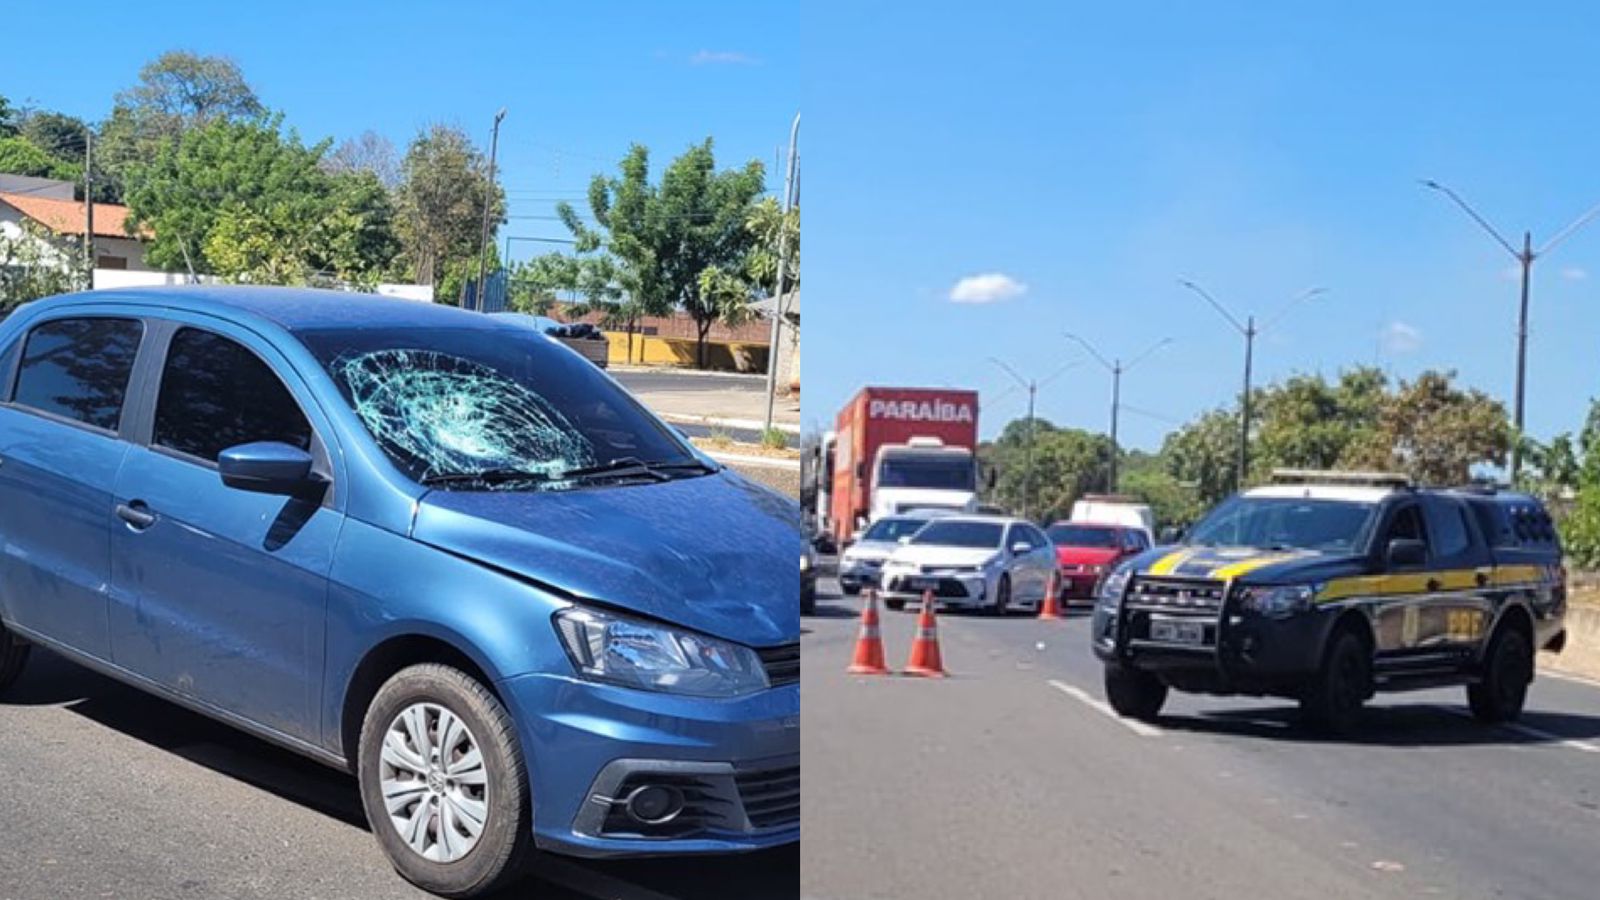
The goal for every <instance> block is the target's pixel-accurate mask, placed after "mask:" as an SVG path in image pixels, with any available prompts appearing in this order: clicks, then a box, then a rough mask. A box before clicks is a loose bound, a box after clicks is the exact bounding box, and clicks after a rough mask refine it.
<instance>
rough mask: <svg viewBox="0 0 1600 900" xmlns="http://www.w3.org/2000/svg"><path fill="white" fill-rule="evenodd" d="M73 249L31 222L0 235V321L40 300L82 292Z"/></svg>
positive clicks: (81, 281)
mask: <svg viewBox="0 0 1600 900" xmlns="http://www.w3.org/2000/svg"><path fill="white" fill-rule="evenodd" d="M75 262H76V258H75V257H74V255H73V248H72V247H71V246H70V245H67V244H64V243H63V242H61V241H60V240H59V239H57V238H56V237H55V235H53V234H51V233H50V232H48V231H46V230H45V229H43V228H41V227H39V226H38V225H35V224H34V223H32V222H24V223H23V224H22V229H21V232H20V233H18V234H15V235H12V236H9V237H8V236H7V235H6V234H4V233H0V319H3V318H5V317H6V316H8V315H10V314H11V313H12V311H13V310H15V309H16V308H17V307H18V306H19V305H21V304H23V303H27V302H28V301H30V300H37V299H39V298H40V297H49V296H52V295H54V294H65V293H68V292H70V291H77V290H82V289H83V288H84V287H85V286H86V285H85V279H84V275H83V270H82V268H81V267H80V266H78V265H76V264H75Z"/></svg>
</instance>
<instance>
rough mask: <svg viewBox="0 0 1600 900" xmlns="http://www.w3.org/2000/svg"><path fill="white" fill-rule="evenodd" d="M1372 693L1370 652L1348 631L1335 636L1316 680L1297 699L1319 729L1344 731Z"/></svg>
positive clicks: (1353, 723) (1336, 731)
mask: <svg viewBox="0 0 1600 900" xmlns="http://www.w3.org/2000/svg"><path fill="white" fill-rule="evenodd" d="M1371 695H1372V654H1371V653H1370V652H1368V650H1367V645H1366V642H1365V641H1363V640H1361V638H1359V637H1357V636H1356V635H1354V634H1352V633H1351V632H1349V631H1341V632H1339V633H1338V634H1337V635H1335V636H1334V639H1333V645H1332V646H1331V647H1329V648H1328V655H1327V657H1326V658H1325V659H1324V660H1323V662H1322V671H1321V672H1320V673H1319V674H1318V676H1317V679H1316V681H1315V682H1314V683H1313V684H1312V685H1311V686H1310V687H1309V688H1307V689H1306V692H1305V694H1304V695H1302V696H1301V698H1300V708H1301V710H1302V711H1303V712H1304V713H1305V715H1306V718H1307V719H1309V720H1310V722H1311V724H1312V725H1313V726H1314V727H1316V728H1317V729H1318V730H1321V731H1324V732H1327V733H1329V734H1335V735H1338V734H1346V733H1348V732H1349V731H1350V730H1351V729H1352V728H1354V727H1355V724H1356V720H1357V719H1358V718H1359V717H1360V715H1361V705H1362V704H1363V703H1365V702H1366V701H1367V698H1368V697H1369V696H1371Z"/></svg>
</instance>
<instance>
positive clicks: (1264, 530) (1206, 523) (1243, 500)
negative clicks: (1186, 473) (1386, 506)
mask: <svg viewBox="0 0 1600 900" xmlns="http://www.w3.org/2000/svg"><path fill="white" fill-rule="evenodd" d="M1376 508H1377V507H1376V506H1375V505H1374V504H1371V503H1356V502H1351V501H1347V500H1311V499H1302V498H1289V497H1240V496H1236V497H1232V498H1230V499H1228V500H1226V501H1224V502H1223V503H1222V505H1221V506H1218V507H1217V508H1216V509H1215V510H1213V511H1212V512H1211V514H1210V515H1208V516H1206V517H1205V518H1204V519H1202V520H1200V523H1199V524H1197V525H1195V526H1194V529H1193V530H1192V531H1190V532H1189V539H1188V540H1187V541H1185V543H1187V544H1193V545H1199V546H1203V547H1217V546H1226V547H1259V548H1281V549H1294V550H1315V551H1319V552H1323V553H1350V552H1353V551H1355V550H1356V548H1357V547H1361V546H1364V545H1365V543H1366V539H1367V532H1368V531H1369V530H1370V529H1371V528H1372V525H1373V519H1374V516H1373V511H1374V510H1375V509H1376Z"/></svg>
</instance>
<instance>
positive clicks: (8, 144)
mask: <svg viewBox="0 0 1600 900" xmlns="http://www.w3.org/2000/svg"><path fill="white" fill-rule="evenodd" d="M0 172H4V173H7V174H10V175H32V176H35V177H37V178H60V179H62V180H68V181H70V180H72V179H75V178H77V177H78V175H79V173H80V172H81V170H78V169H74V168H73V167H71V166H69V165H65V164H63V163H62V162H61V160H59V159H56V158H55V157H53V156H51V155H50V154H49V153H46V152H45V151H44V150H42V149H41V148H40V147H39V146H38V145H36V144H34V143H33V142H32V141H30V140H28V139H27V138H25V137H21V136H17V137H7V138H0Z"/></svg>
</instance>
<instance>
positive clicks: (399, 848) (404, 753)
mask: <svg viewBox="0 0 1600 900" xmlns="http://www.w3.org/2000/svg"><path fill="white" fill-rule="evenodd" d="M357 768H358V772H359V775H360V780H361V802H362V805H363V806H364V807H365V808H366V812H367V821H368V822H369V823H370V824H371V826H372V833H373V835H374V836H375V837H377V839H378V843H379V845H380V846H382V847H383V851H384V853H386V854H387V855H388V857H389V861H390V862H391V863H393V864H394V867H395V870H396V871H398V872H399V873H400V875H401V876H402V877H404V878H405V879H406V880H407V881H409V882H411V883H412V884H415V885H417V886H418V887H420V888H422V889H424V890H427V891H432V892H433V893H435V894H438V895H440V896H443V897H478V896H481V895H483V894H486V893H489V892H491V891H494V890H496V889H498V888H502V887H505V886H506V883H507V882H509V881H510V880H511V879H512V878H514V877H515V876H516V875H517V874H518V872H519V870H520V868H521V865H522V861H523V860H524V858H526V856H527V854H528V852H529V850H530V847H531V845H532V824H531V823H532V809H531V799H530V796H529V791H528V775H527V769H526V767H525V766H524V761H523V756H522V750H521V747H520V745H519V744H518V743H517V736H516V727H515V725H514V724H513V723H512V720H511V714H510V713H508V712H507V711H506V708H505V706H503V705H502V704H501V703H500V701H499V700H498V699H496V698H495V696H494V694H492V693H490V691H489V689H488V688H487V687H486V686H485V685H483V684H481V683H479V682H478V681H477V679H475V678H473V677H472V676H470V675H468V674H466V673H465V672H462V671H461V670H459V669H455V668H451V667H450V666H445V665H438V664H434V663H425V664H421V665H415V666H411V667H410V668H406V669H402V670H401V671H400V672H398V673H396V674H395V675H394V677H392V678H390V679H389V680H388V681H387V682H385V683H384V685H383V687H382V688H380V689H379V690H378V694H377V696H376V697H374V698H373V700H372V704H371V706H369V707H368V708H367V715H366V719H365V721H364V722H363V724H362V727H361V743H360V753H359V757H358V760H357Z"/></svg>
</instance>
